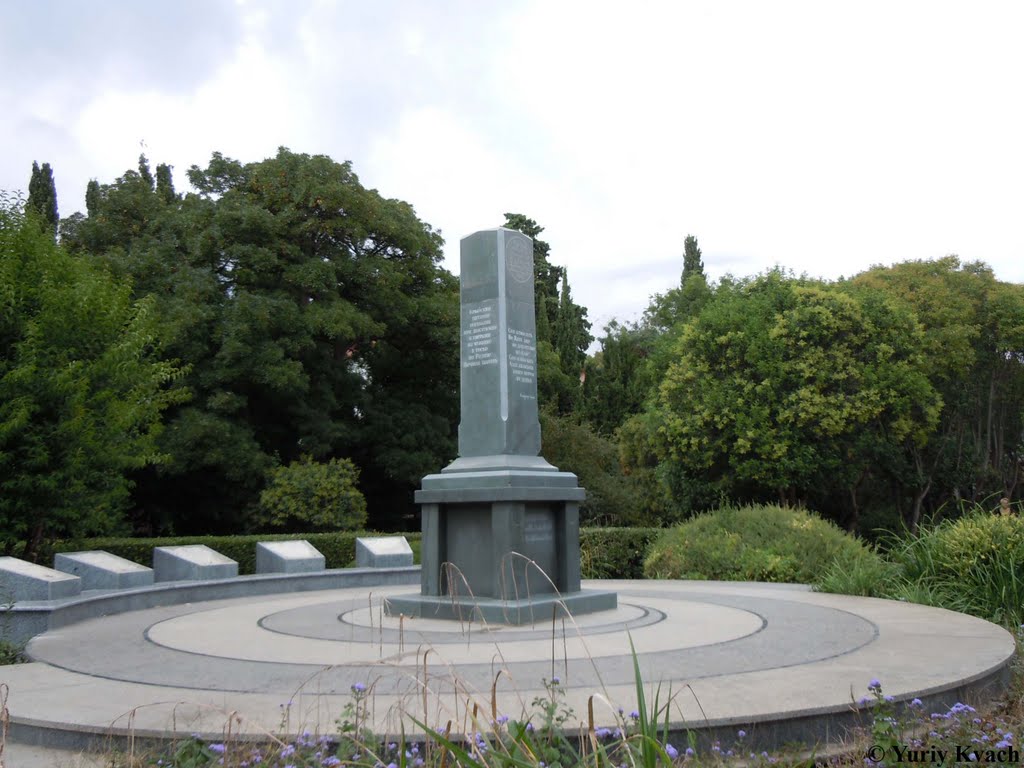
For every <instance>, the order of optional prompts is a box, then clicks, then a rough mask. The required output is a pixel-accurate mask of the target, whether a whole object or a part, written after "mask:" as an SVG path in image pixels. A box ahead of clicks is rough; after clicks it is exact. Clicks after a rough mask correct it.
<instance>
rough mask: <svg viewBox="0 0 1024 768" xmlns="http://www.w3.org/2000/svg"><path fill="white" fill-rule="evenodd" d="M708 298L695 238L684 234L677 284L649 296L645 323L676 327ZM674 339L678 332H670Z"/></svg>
mask: <svg viewBox="0 0 1024 768" xmlns="http://www.w3.org/2000/svg"><path fill="white" fill-rule="evenodd" d="M710 297H711V289H710V287H709V286H708V280H707V275H705V274H704V262H703V260H702V258H701V252H700V248H699V247H698V245H697V238H696V237H694V236H693V235H687V236H686V240H685V241H684V242H683V271H682V274H680V276H679V285H678V286H677V287H675V288H670V289H669V290H668V291H666V292H665V293H664V294H660V293H656V294H655V295H654V296H653V297H651V303H650V306H649V307H648V308H647V310H646V312H644V323H645V324H646V325H649V326H651V327H652V328H654V329H655V330H657V331H659V332H660V333H668V332H671V331H674V330H678V329H679V326H680V324H681V323H685V322H686V321H688V320H690V319H691V318H694V317H696V316H697V315H698V314H699V313H700V310H701V308H702V307H703V306H704V305H705V304H706V303H707V301H708V299H709V298H710ZM672 335H673V338H675V336H677V334H672Z"/></svg>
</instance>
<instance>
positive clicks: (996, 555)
mask: <svg viewBox="0 0 1024 768" xmlns="http://www.w3.org/2000/svg"><path fill="white" fill-rule="evenodd" d="M1014 507H1015V510H1014V514H1010V515H999V514H993V513H992V511H991V510H988V509H985V508H984V507H983V506H981V505H975V506H973V507H972V508H970V509H969V510H967V511H966V514H964V515H963V516H962V517H959V518H957V519H955V520H945V521H943V522H941V523H939V524H936V525H932V524H928V525H923V526H921V528H920V529H919V530H918V531H917V533H916V534H907V535H904V536H893V537H890V538H889V539H888V540H887V541H886V542H885V543H886V545H887V546H888V551H887V552H886V553H885V555H884V557H881V556H877V557H875V558H869V559H866V560H863V561H860V562H857V563H855V564H851V563H849V562H839V563H836V564H835V565H833V566H832V567H831V568H829V569H828V570H827V571H825V572H824V573H823V574H822V576H821V577H820V578H819V580H818V588H819V589H821V590H823V591H826V592H839V593H843V594H856V595H865V596H869V597H886V598H891V599H896V600H910V601H912V602H916V603H924V604H926V605H935V606H939V607H942V608H949V609H950V610H954V611H962V612H964V613H970V614H973V615H975V616H980V617H982V618H984V619H988V620H989V621H994V622H996V623H999V624H1004V625H1006V626H1010V627H1019V626H1021V624H1022V622H1024V518H1022V517H1021V513H1022V512H1024V505H1021V504H1019V503H1018V504H1016V505H1011V509H1014Z"/></svg>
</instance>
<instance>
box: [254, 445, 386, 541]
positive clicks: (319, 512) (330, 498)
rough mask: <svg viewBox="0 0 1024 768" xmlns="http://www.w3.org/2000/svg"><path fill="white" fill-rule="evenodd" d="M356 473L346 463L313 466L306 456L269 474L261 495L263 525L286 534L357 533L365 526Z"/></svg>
mask: <svg viewBox="0 0 1024 768" xmlns="http://www.w3.org/2000/svg"><path fill="white" fill-rule="evenodd" d="M358 482H359V470H358V468H357V467H356V465H355V464H353V463H352V462H351V461H349V460H348V459H331V460H330V461H327V462H316V461H313V458H312V457H311V456H309V455H308V454H307V455H305V456H303V457H302V458H301V459H299V460H298V461H293V462H292V463H291V464H289V465H288V466H287V467H275V468H274V469H273V470H271V471H270V475H269V480H268V483H267V487H266V488H265V489H264V490H263V492H262V493H261V494H260V511H261V512H262V514H263V521H262V522H263V525H265V526H267V527H268V528H270V529H276V530H284V531H289V532H296V531H301V532H304V533H308V532H322V531H357V530H359V529H360V528H362V527H363V526H364V525H365V524H366V499H364V498H363V494H361V493H360V492H359V489H358V488H357V487H356V485H357V483H358Z"/></svg>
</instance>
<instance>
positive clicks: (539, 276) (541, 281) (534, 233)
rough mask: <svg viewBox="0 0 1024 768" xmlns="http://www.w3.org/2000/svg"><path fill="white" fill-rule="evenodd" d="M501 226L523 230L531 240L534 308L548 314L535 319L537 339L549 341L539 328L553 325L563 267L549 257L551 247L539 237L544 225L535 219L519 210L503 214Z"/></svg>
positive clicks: (556, 311) (556, 313) (518, 230)
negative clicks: (502, 224)
mask: <svg viewBox="0 0 1024 768" xmlns="http://www.w3.org/2000/svg"><path fill="white" fill-rule="evenodd" d="M504 226H505V227H507V228H508V229H514V230H516V231H517V232H522V233H523V234H524V235H526V236H527V237H529V238H530V239H532V240H533V296H534V309H535V311H537V312H539V311H540V310H541V308H544V309H546V310H547V313H548V315H547V317H546V318H545V321H544V322H543V323H542V322H541V320H540V319H539V318H538V320H537V329H538V333H537V339H538V341H551V340H552V339H549V338H547V337H546V336H541V335H540V329H541V328H553V327H554V325H555V320H556V318H557V316H558V282H559V280H561V279H562V268H561V267H556V266H555V265H553V264H552V263H551V262H550V261H549V260H548V254H550V252H551V246H550V245H549V244H548V243H546V242H544V241H543V240H541V239H540V238H539V237H538V235H540V233H541V232H543V231H544V227H542V226H540V225H538V224H537V222H536V221H534V220H533V219H530V218H527V217H526V216H524V215H523V214H521V213H506V214H505V224H504Z"/></svg>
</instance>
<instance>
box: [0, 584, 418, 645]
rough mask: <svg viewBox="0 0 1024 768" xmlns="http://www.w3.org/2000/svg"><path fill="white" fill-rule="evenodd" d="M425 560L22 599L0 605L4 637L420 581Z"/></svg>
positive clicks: (17, 639) (15, 639) (19, 641)
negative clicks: (196, 606) (154, 612)
mask: <svg viewBox="0 0 1024 768" xmlns="http://www.w3.org/2000/svg"><path fill="white" fill-rule="evenodd" d="M419 583H420V566H418V565H413V566H404V567H398V568H339V569H335V570H329V571H318V572H315V573H296V574H259V575H252V576H235V577H233V578H229V579H211V580H208V581H164V582H158V583H156V584H153V585H151V586H145V587H134V588H130V589H119V590H94V591H86V592H83V593H81V594H80V595H78V596H76V597H69V598H63V599H60V600H37V601H20V602H17V603H14V604H13V605H10V606H6V607H4V608H3V610H2V611H0V639H2V640H6V641H8V642H10V643H14V644H16V645H23V644H25V643H27V642H28V641H29V640H31V639H32V638H33V637H35V636H36V635H39V634H42V633H43V632H47V631H49V630H51V629H59V628H61V627H66V626H68V625H69V624H75V623H77V622H80V621H86V620H88V619H94V618H98V617H100V616H113V615H116V614H119V613H125V612H127V611H139V610H143V609H146V608H158V607H161V606H167V605H181V604H182V603H198V602H203V601H206V600H225V599H229V598H234V597H260V596H262V595H278V594H289V593H293V592H314V591H317V590H323V589H344V588H346V587H376V586H402V585H407V584H410V585H411V584H415V585H417V586H418V585H419Z"/></svg>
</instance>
